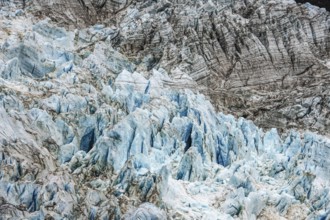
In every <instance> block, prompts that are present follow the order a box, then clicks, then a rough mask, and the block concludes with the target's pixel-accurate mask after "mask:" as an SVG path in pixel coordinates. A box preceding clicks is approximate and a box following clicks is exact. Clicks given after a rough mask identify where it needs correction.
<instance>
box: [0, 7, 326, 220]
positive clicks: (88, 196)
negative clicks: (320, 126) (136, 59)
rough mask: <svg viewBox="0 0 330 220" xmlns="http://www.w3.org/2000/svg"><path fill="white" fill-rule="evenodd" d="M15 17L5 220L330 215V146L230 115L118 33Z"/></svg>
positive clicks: (6, 39) (2, 45)
mask: <svg viewBox="0 0 330 220" xmlns="http://www.w3.org/2000/svg"><path fill="white" fill-rule="evenodd" d="M2 10H5V9H2ZM8 13H9V12H8ZM8 13H7V14H6V15H3V14H0V16H2V17H1V20H0V26H2V27H6V28H3V29H2V30H0V36H2V37H0V76H1V78H0V122H1V123H0V219H1V220H2V219H22V218H23V219H29V220H32V219H33V220H39V219H146V220H147V219H205V220H209V219H221V220H222V219H249V220H253V219H257V218H258V219H259V218H260V219H294V218H296V219H328V218H330V193H329V189H330V176H329V174H330V160H329V159H328V155H330V140H329V138H328V137H326V136H324V135H323V136H322V135H318V134H316V133H313V132H308V131H302V130H294V129H291V130H289V129H288V130H287V131H286V132H283V133H281V132H278V131H277V129H275V128H273V129H268V130H264V129H262V128H259V127H258V126H256V125H255V124H254V123H253V122H252V121H250V120H246V119H244V118H236V117H234V116H233V115H227V114H224V113H219V112H217V111H216V110H215V108H214V107H213V105H212V104H211V102H210V101H209V98H208V97H207V96H205V95H203V94H201V93H200V91H199V90H198V84H197V83H196V82H195V81H194V80H193V79H192V78H191V77H190V76H189V75H187V74H186V73H184V72H182V71H181V70H180V69H179V68H178V69H176V70H175V71H172V72H171V74H169V73H168V72H167V71H166V70H165V69H162V68H154V69H152V70H151V71H150V72H146V71H143V70H140V69H139V68H138V67H137V66H136V65H135V64H134V63H133V62H131V61H130V60H129V59H128V58H127V57H125V56H123V55H122V54H120V53H119V52H117V51H116V50H115V49H114V48H113V47H112V45H111V40H112V39H113V38H114V37H115V36H116V34H117V33H116V30H115V29H113V28H109V27H105V26H102V25H95V26H92V27H89V28H85V29H82V30H79V31H77V30H76V32H73V31H67V30H65V29H64V28H60V27H57V26H55V25H54V24H52V22H51V21H50V20H48V19H45V20H41V21H38V22H35V21H34V20H33V18H31V17H28V16H29V15H28V14H27V15H25V16H26V17H27V18H28V19H27V18H26V17H24V16H22V15H21V13H17V12H16V11H13V12H11V13H9V15H8ZM8 17H9V18H8ZM9 30H10V31H14V32H15V34H13V33H10V31H9ZM77 36H78V37H77ZM90 48H93V49H90Z"/></svg>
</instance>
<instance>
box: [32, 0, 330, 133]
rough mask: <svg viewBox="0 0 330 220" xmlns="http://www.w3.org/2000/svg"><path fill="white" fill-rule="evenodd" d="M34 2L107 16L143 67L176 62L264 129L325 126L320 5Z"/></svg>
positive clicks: (325, 50)
mask: <svg viewBox="0 0 330 220" xmlns="http://www.w3.org/2000/svg"><path fill="white" fill-rule="evenodd" d="M36 2H38V3H39V5H40V6H41V7H40V8H41V11H42V12H44V13H45V14H47V15H50V16H51V17H52V18H53V19H54V20H56V21H59V22H60V23H63V24H68V23H69V24H76V25H78V26H83V25H86V24H88V23H90V22H95V21H100V16H101V17H104V16H105V17H104V19H103V20H102V22H104V23H105V24H108V25H113V26H115V27H116V31H117V33H118V36H116V38H115V39H113V43H112V45H113V47H114V48H116V50H117V51H120V52H121V53H122V54H124V55H125V56H126V57H129V58H130V59H131V60H132V61H133V62H134V63H135V64H137V65H138V66H139V68H140V69H141V70H143V71H149V70H151V69H152V68H164V69H165V70H166V71H167V72H169V74H172V72H174V71H175V70H177V69H178V68H179V69H180V71H182V72H184V73H186V74H188V75H189V76H190V77H192V78H193V79H194V80H195V81H196V82H198V84H199V86H200V91H201V92H202V93H204V94H206V95H208V96H209V97H211V100H212V102H213V104H214V105H215V106H216V108H217V109H218V110H221V111H224V112H227V113H231V114H234V115H237V116H244V117H246V118H249V119H253V120H254V121H255V122H256V123H257V124H258V125H260V126H262V127H265V128H271V127H277V128H279V129H285V128H288V127H295V128H309V129H312V130H317V131H321V132H323V133H326V132H329V131H330V127H329V126H330V124H329V123H330V121H329V119H328V113H329V107H328V106H329V100H328V97H329V88H328V85H329V65H328V62H329V60H330V54H329V51H330V32H329V25H330V23H329V22H330V21H329V12H327V11H326V10H324V9H320V8H317V7H314V6H312V5H310V4H304V5H297V4H296V3H295V2H294V1H284V0H274V1H269V0H263V1H261V0H258V1H257V0H248V1H241V0H232V1H225V0H217V1H184V0H182V1H125V2H124V3H123V2H121V1H119V2H117V3H116V5H117V7H115V4H114V3H113V1H102V4H96V3H95V2H96V1H90V0H89V1H70V3H68V2H66V1H63V0H56V1H36ZM54 4H59V5H62V6H61V7H51V6H53V5H54ZM97 5H98V6H97ZM101 6H102V7H101ZM50 7H51V10H48V9H50ZM63 7H65V8H68V9H67V10H66V9H64V8H63ZM83 8H85V10H84V9H83ZM86 8H87V9H88V10H87V9H86ZM86 10H87V11H86ZM98 10H99V11H100V12H97V11H98ZM103 12H107V13H103ZM83 16H88V18H87V17H86V18H85V19H84V18H83ZM74 19H76V20H77V21H75V20H74ZM86 19H87V20H86ZM73 20H74V21H73Z"/></svg>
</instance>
